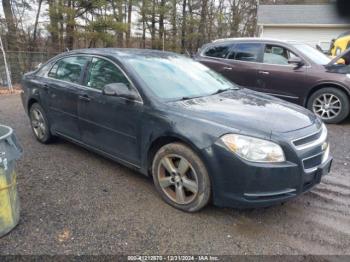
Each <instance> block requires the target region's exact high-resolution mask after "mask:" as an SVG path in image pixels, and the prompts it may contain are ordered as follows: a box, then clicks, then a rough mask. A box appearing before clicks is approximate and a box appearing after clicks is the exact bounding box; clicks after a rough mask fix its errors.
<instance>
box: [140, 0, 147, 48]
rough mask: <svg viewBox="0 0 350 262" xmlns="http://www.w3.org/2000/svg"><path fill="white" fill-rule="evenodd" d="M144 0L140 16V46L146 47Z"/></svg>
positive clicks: (143, 0)
mask: <svg viewBox="0 0 350 262" xmlns="http://www.w3.org/2000/svg"><path fill="white" fill-rule="evenodd" d="M145 4H146V3H145V0H142V7H141V17H142V43H141V47H142V48H146V6H145Z"/></svg>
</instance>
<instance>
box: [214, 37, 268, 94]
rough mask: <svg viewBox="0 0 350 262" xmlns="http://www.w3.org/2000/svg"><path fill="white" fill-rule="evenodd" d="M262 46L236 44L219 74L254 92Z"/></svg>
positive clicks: (259, 44) (256, 84) (257, 44)
mask: <svg viewBox="0 0 350 262" xmlns="http://www.w3.org/2000/svg"><path fill="white" fill-rule="evenodd" d="M262 46H263V45H262V44H261V43H237V44H236V45H234V46H232V48H231V50H230V51H229V54H228V56H227V58H226V59H225V60H226V65H225V66H224V67H223V68H222V72H221V73H222V74H223V75H224V76H225V77H227V78H228V79H230V80H231V81H232V82H234V83H236V84H238V85H241V86H244V87H247V88H250V89H253V90H256V89H257V88H258V81H257V72H258V68H259V66H260V62H261V60H262V50H263V49H262Z"/></svg>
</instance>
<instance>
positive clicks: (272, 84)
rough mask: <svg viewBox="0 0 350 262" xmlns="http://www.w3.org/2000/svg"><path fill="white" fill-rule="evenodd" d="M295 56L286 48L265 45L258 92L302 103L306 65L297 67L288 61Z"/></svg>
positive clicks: (306, 78) (306, 83) (305, 80)
mask: <svg viewBox="0 0 350 262" xmlns="http://www.w3.org/2000/svg"><path fill="white" fill-rule="evenodd" d="M293 56H297V55H296V54H295V53H294V52H292V51H290V50H289V49H288V48H286V47H283V46H281V45H276V44H266V45H265V48H264V55H263V63H262V64H261V66H260V68H259V70H258V84H259V88H258V91H261V92H265V93H268V94H272V95H274V96H277V97H280V98H283V99H285V100H288V101H290V102H295V103H302V100H303V98H302V96H303V94H304V93H305V88H306V86H307V85H308V82H309V77H308V75H307V68H308V65H304V66H300V67H297V66H295V65H292V64H289V63H288V60H289V59H290V58H291V57H293Z"/></svg>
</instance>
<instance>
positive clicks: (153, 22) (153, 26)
mask: <svg viewBox="0 0 350 262" xmlns="http://www.w3.org/2000/svg"><path fill="white" fill-rule="evenodd" d="M151 16H152V18H151V42H152V49H155V48H156V0H153V1H152V14H151Z"/></svg>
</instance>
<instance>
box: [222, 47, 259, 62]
mask: <svg viewBox="0 0 350 262" xmlns="http://www.w3.org/2000/svg"><path fill="white" fill-rule="evenodd" d="M261 46H262V45H261V44H259V43H240V44H237V45H235V46H234V48H233V49H232V51H231V52H230V54H229V56H228V57H227V58H228V59H234V60H239V61H248V62H260V61H259V57H260V54H261Z"/></svg>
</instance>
